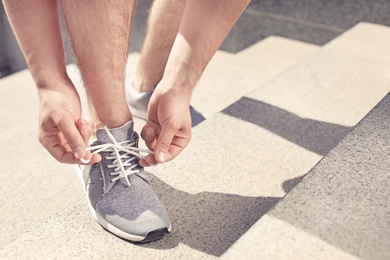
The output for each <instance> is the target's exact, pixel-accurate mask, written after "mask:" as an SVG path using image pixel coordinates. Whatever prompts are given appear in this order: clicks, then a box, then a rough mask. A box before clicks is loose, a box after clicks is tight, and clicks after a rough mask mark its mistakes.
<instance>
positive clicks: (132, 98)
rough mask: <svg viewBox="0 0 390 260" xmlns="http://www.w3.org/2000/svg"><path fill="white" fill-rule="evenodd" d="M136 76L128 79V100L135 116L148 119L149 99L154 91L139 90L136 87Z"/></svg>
mask: <svg viewBox="0 0 390 260" xmlns="http://www.w3.org/2000/svg"><path fill="white" fill-rule="evenodd" d="M134 78H135V77H134V76H131V77H130V78H129V79H128V80H127V81H126V84H125V85H126V86H125V88H126V91H125V92H126V102H127V105H128V106H129V108H130V111H131V114H132V115H133V116H135V117H138V118H141V119H146V111H147V109H148V104H149V100H150V98H151V96H152V93H153V91H147V92H137V91H135V89H134Z"/></svg>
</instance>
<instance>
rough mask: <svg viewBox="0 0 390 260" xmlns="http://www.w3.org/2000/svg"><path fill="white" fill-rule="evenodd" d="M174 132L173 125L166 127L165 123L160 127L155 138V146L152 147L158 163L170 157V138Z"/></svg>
mask: <svg viewBox="0 0 390 260" xmlns="http://www.w3.org/2000/svg"><path fill="white" fill-rule="evenodd" d="M175 134H176V130H175V128H174V127H168V126H167V124H165V125H163V126H162V127H161V132H160V135H159V137H158V138H157V142H156V147H155V149H154V152H155V158H156V161H157V162H158V163H164V162H167V161H170V160H171V159H172V154H171V153H170V151H169V150H170V149H169V148H170V147H171V143H172V140H173V138H174V136H175Z"/></svg>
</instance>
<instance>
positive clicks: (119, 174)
mask: <svg viewBox="0 0 390 260" xmlns="http://www.w3.org/2000/svg"><path fill="white" fill-rule="evenodd" d="M104 130H105V131H106V133H107V135H108V137H109V138H110V140H111V141H112V143H107V144H100V145H94V146H90V147H88V148H87V150H88V151H93V152H92V154H96V153H100V152H102V151H105V152H109V154H108V156H106V157H105V159H106V160H113V161H112V164H111V165H107V167H108V168H110V169H112V168H113V169H114V172H112V173H110V175H111V176H114V175H116V177H114V178H113V179H112V180H111V181H112V182H114V181H117V180H119V179H122V178H125V180H126V182H127V185H128V186H129V187H130V186H131V184H130V180H129V175H130V174H134V173H139V169H136V168H137V166H138V163H136V164H134V163H133V164H132V163H131V161H133V160H135V159H137V158H142V159H144V158H145V157H146V156H145V155H143V154H141V152H143V153H149V154H152V153H153V152H152V151H150V150H147V149H142V148H137V147H134V145H135V141H130V140H127V141H123V142H117V141H116V140H115V138H114V136H113V135H112V134H111V132H110V131H109V130H108V129H107V127H104ZM120 152H122V153H120Z"/></svg>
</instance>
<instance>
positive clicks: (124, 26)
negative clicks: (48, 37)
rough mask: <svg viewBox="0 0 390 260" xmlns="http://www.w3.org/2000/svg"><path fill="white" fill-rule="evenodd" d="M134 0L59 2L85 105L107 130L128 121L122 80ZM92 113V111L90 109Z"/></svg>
mask: <svg viewBox="0 0 390 260" xmlns="http://www.w3.org/2000/svg"><path fill="white" fill-rule="evenodd" d="M134 2H135V1H134V0H105V1H95V0H83V1H71V0H64V1H62V5H63V9H64V14H65V18H66V23H67V27H68V32H69V35H70V38H71V43H72V47H73V50H74V53H75V55H76V59H77V63H78V66H79V68H80V71H81V75H82V78H83V81H84V85H85V88H86V92H87V95H88V98H89V100H90V101H89V103H90V104H92V105H93V106H94V108H95V109H96V115H97V117H98V119H99V121H100V122H95V125H96V124H103V125H106V126H107V127H109V128H114V127H119V126H121V125H123V124H124V123H126V122H127V121H129V120H131V119H132V116H131V113H130V111H129V108H128V106H127V104H126V101H125V92H124V78H125V65H126V60H127V54H128V40H129V36H130V25H131V18H132V12H133V8H134ZM92 111H93V109H92Z"/></svg>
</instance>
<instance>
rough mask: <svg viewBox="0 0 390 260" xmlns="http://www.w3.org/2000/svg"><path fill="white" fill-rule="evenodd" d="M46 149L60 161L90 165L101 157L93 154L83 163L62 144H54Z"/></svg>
mask: <svg viewBox="0 0 390 260" xmlns="http://www.w3.org/2000/svg"><path fill="white" fill-rule="evenodd" d="M47 150H48V151H49V153H50V154H51V155H52V156H53V157H54V158H55V159H57V160H58V161H59V162H61V163H68V164H88V165H91V164H94V163H97V162H100V161H101V159H102V157H101V156H100V155H99V154H94V155H93V156H92V157H91V159H90V160H89V161H88V162H87V163H84V162H82V161H81V160H80V159H77V158H76V157H75V156H74V154H73V152H70V151H67V150H66V148H65V147H63V146H62V145H56V146H53V147H51V148H48V149H47Z"/></svg>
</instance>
